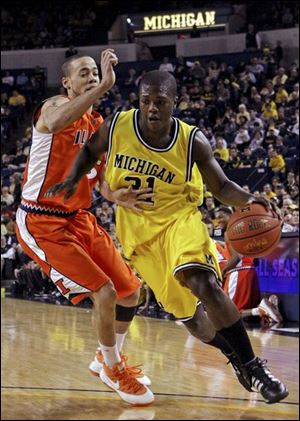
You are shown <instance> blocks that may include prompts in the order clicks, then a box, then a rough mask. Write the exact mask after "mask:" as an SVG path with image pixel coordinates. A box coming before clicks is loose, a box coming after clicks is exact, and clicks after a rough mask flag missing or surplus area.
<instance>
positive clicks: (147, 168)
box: [114, 154, 176, 184]
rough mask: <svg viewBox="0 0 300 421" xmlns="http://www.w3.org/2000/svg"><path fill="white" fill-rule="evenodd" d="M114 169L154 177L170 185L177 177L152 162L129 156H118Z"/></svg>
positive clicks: (116, 156)
mask: <svg viewBox="0 0 300 421" xmlns="http://www.w3.org/2000/svg"><path fill="white" fill-rule="evenodd" d="M114 167H115V168H123V169H126V170H129V171H133V172H135V173H138V174H145V175H152V176H154V177H156V178H159V179H160V180H162V181H164V182H166V183H169V184H171V183H172V181H173V180H174V178H175V175H176V174H174V173H172V172H171V171H168V170H167V169H166V168H163V167H161V166H159V165H157V164H154V163H153V162H151V161H146V160H145V159H141V158H136V157H135V156H129V155H121V154H116V155H115V161H114Z"/></svg>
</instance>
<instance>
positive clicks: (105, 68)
mask: <svg viewBox="0 0 300 421" xmlns="http://www.w3.org/2000/svg"><path fill="white" fill-rule="evenodd" d="M116 64H118V57H117V56H116V54H115V53H114V50H113V49H111V48H107V49H106V50H104V51H102V53H101V63H100V65H101V73H102V81H101V83H103V84H104V85H105V86H107V90H109V89H111V88H112V87H113V86H114V84H115V82H116V75H115V72H114V69H113V66H116Z"/></svg>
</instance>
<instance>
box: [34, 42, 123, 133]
mask: <svg viewBox="0 0 300 421" xmlns="http://www.w3.org/2000/svg"><path fill="white" fill-rule="evenodd" d="M117 62H118V59H117V56H116V55H115V54H114V52H113V50H111V49H106V50H104V51H103V52H102V54H101V72H102V80H101V82H100V84H99V85H98V86H97V87H95V88H94V89H91V90H89V91H87V92H84V93H83V94H81V95H79V96H77V97H76V98H74V99H69V98H66V97H63V96H55V97H52V98H50V99H49V100H47V101H46V102H45V104H44V105H43V107H42V110H41V115H40V117H39V119H38V121H37V123H36V129H37V130H38V131H39V132H41V133H58V132H60V131H62V130H63V129H65V128H66V127H68V126H70V125H71V124H72V123H73V122H74V121H76V120H78V119H79V118H80V117H81V116H82V115H83V114H84V113H85V112H86V111H87V110H88V109H89V108H90V107H91V106H92V105H93V104H94V103H95V102H96V101H97V100H98V99H99V98H100V97H102V96H103V95H104V94H105V93H106V92H107V91H109V90H110V89H111V87H112V86H113V85H114V83H115V80H116V76H115V72H114V70H113V66H114V65H116V64H117Z"/></svg>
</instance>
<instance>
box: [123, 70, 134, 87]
mask: <svg viewBox="0 0 300 421" xmlns="http://www.w3.org/2000/svg"><path fill="white" fill-rule="evenodd" d="M135 81H136V70H135V69H133V68H130V69H129V70H128V76H127V78H126V79H125V81H124V87H129V88H131V89H134V88H136V83H135Z"/></svg>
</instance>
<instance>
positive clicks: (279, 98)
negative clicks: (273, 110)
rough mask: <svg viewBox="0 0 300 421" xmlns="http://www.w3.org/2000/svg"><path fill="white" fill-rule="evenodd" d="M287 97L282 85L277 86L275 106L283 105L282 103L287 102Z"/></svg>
mask: <svg viewBox="0 0 300 421" xmlns="http://www.w3.org/2000/svg"><path fill="white" fill-rule="evenodd" d="M288 97H289V95H288V93H287V91H286V90H285V89H284V85H279V86H278V91H277V93H276V96H275V103H276V105H277V106H279V105H283V104H284V103H286V102H287V100H288Z"/></svg>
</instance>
